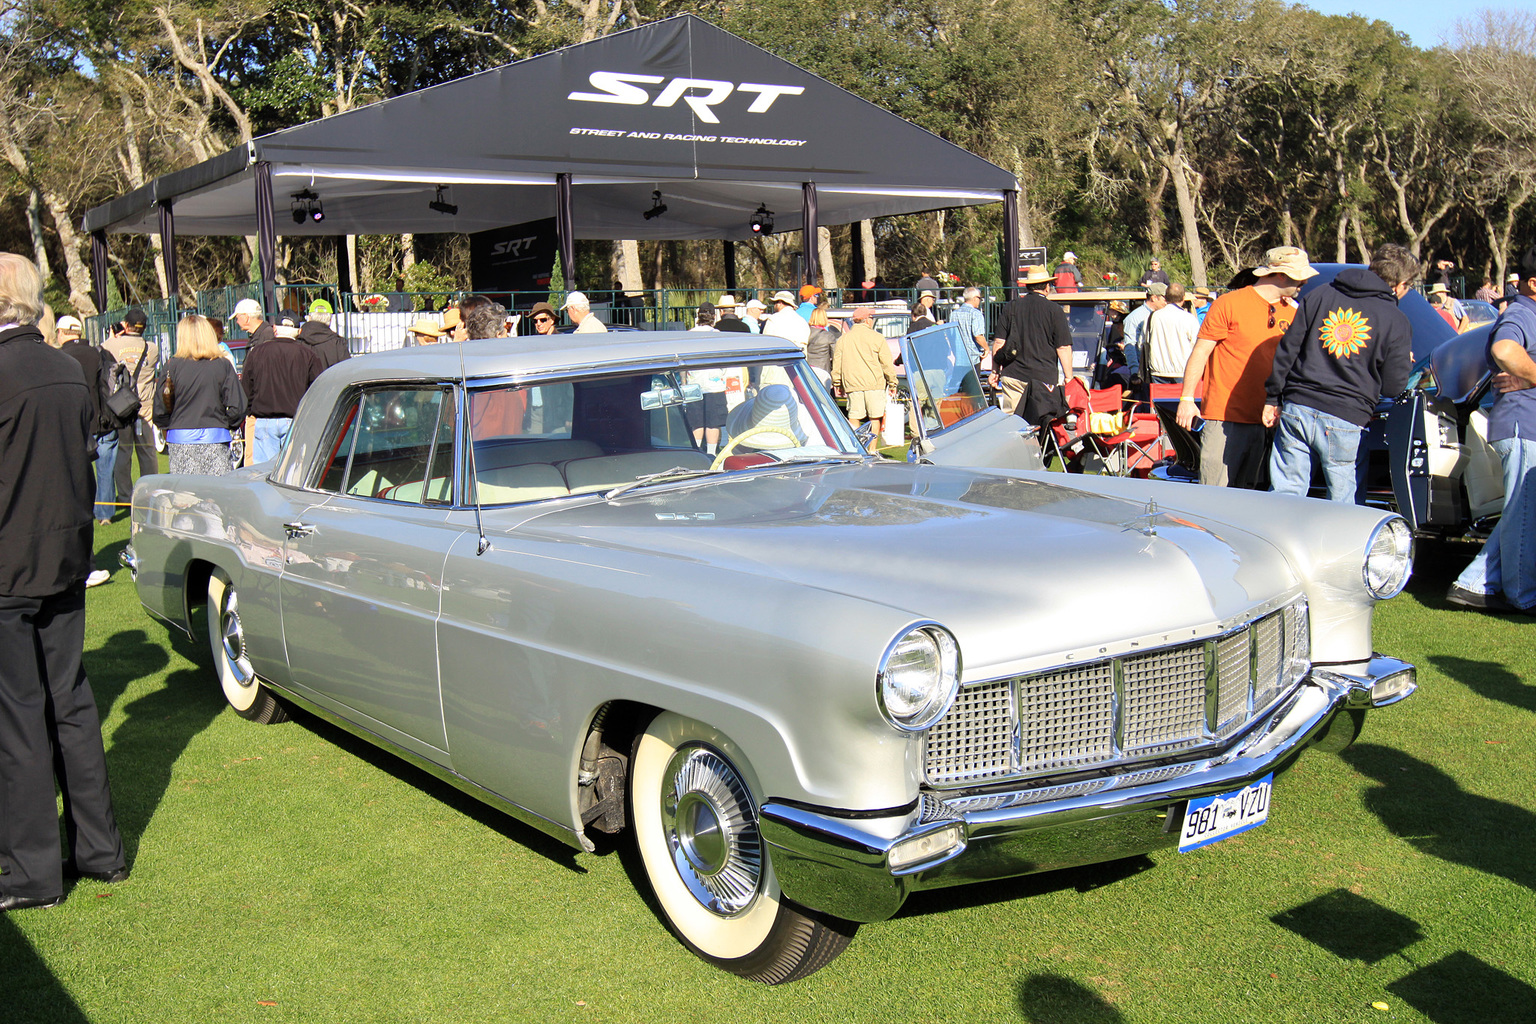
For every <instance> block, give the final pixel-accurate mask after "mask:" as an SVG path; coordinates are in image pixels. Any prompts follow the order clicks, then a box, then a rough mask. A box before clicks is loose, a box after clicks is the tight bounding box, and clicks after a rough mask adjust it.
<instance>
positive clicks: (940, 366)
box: [904, 324, 987, 434]
mask: <svg viewBox="0 0 1536 1024" xmlns="http://www.w3.org/2000/svg"><path fill="white" fill-rule="evenodd" d="M906 347H907V353H906V356H904V358H908V359H910V363H911V370H910V371H909V372H908V374H907V382H908V385H907V386H908V387H909V388H910V389H911V391H912V397H913V400H914V401H915V402H916V405H917V413H918V417H919V419H920V420H921V422H922V425H923V430H924V431H925V432H926V433H929V434H932V433H935V432H937V431H940V430H943V429H944V428H945V427H948V426H950V425H951V424H955V423H959V422H960V421H961V420H963V419H965V418H966V417H967V416H971V415H973V414H975V413H978V412H980V411H981V410H983V409H985V408H986V407H987V402H986V399H985V397H983V395H982V391H981V379H980V378H979V377H978V376H977V374H976V364H975V363H973V362H972V361H971V354H972V352H974V351H975V348H976V346H975V345H974V344H968V343H967V342H966V338H965V335H964V333H963V332H962V331H961V330H960V329H959V328H958V327H955V326H953V325H951V324H945V325H943V326H940V327H932V328H929V329H928V330H926V331H919V332H917V333H916V334H913V335H909V336H908V338H907V342H906Z"/></svg>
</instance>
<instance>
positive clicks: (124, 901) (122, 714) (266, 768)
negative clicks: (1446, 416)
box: [0, 521, 1536, 1024]
mask: <svg viewBox="0 0 1536 1024" xmlns="http://www.w3.org/2000/svg"><path fill="white" fill-rule="evenodd" d="M98 534H99V541H100V545H101V546H100V556H99V561H100V564H101V565H102V566H110V567H112V568H113V569H114V570H115V574H114V578H113V581H112V582H111V583H110V584H108V585H106V586H104V587H99V588H96V589H94V590H91V591H90V592H89V599H88V600H89V615H88V634H87V639H86V666H87V669H88V671H89V673H90V676H91V680H92V684H93V685H94V687H95V690H96V697H97V701H98V703H99V704H100V706H101V710H102V716H103V722H104V729H105V734H106V742H107V758H108V761H109V763H110V767H111V771H112V785H113V792H114V795H115V798H116V802H117V810H118V815H119V820H120V823H121V825H122V828H123V832H124V836H125V838H126V840H127V842H128V852H129V859H130V862H131V863H132V866H133V877H132V878H131V879H130V880H129V881H128V882H126V883H124V884H121V885H115V886H106V885H101V884H98V883H95V882H81V883H80V884H78V885H76V886H75V887H74V889H73V890H72V891H71V892H70V894H69V899H68V901H67V902H66V903H65V904H64V905H63V906H61V907H59V908H57V909H54V910H48V911H27V912H23V913H18V914H14V915H9V916H8V917H7V916H4V915H0V972H3V973H0V978H3V979H4V983H3V989H0V1021H5V1022H7V1024H10V1022H16V1024H19V1022H33V1021H62V1022H74V1021H93V1022H109V1021H130V1022H138V1021H153V1022H157V1024H159V1022H174V1021H186V1022H189V1024H207V1022H211V1021H219V1022H223V1021H247V1020H251V1021H264V1022H275V1021H289V1020H293V1021H325V1022H332V1021H335V1022H342V1021H380V1022H386V1021H387V1022H394V1021H432V1022H438V1021H488V1020H523V1019H530V1020H532V1019H537V1020H552V1021H562V1020H573V1021H604V1020H606V1021H636V1020H647V1021H649V1020H655V1021H724V1022H729V1024H742V1022H746V1021H788V1020H794V1021H800V1020H811V1021H837V1022H846V1021H901V1022H926V1021H991V1020H1004V1021H1008V1020H1023V1021H1030V1022H1036V1024H1047V1022H1048V1024H1074V1022H1091V1024H1108V1022H1126V1024H1152V1022H1165V1021H1183V1022H1191V1024H1212V1022H1249V1021H1252V1022H1260V1021H1262V1022H1266V1024H1267V1022H1280V1021H1297V1022H1349V1021H1434V1022H1437V1024H1461V1022H1469V1024H1470V1022H1480V1024H1481V1022H1488V1021H1500V1022H1510V1024H1518V1022H1529V1021H1536V988H1533V987H1532V986H1536V795H1533V787H1532V782H1533V776H1536V729H1533V721H1536V685H1533V683H1532V682H1531V680H1532V679H1533V676H1536V654H1533V649H1532V643H1531V639H1532V637H1536V631H1533V630H1536V627H1533V624H1532V623H1531V622H1530V621H1529V620H1525V619H1519V618H1515V619H1498V618H1493V617H1486V616H1481V615H1478V614H1476V613H1471V612H1457V611H1450V610H1448V609H1447V608H1446V606H1445V605H1444V603H1443V601H1442V599H1441V595H1442V594H1443V593H1444V590H1445V587H1446V585H1447V584H1448V583H1449V581H1450V579H1451V578H1452V577H1453V576H1454V574H1455V572H1456V571H1458V570H1459V568H1460V566H1461V565H1462V563H1463V562H1464V561H1465V559H1466V558H1468V557H1470V555H1471V554H1472V552H1473V551H1474V550H1475V549H1474V548H1471V547H1467V546H1452V547H1432V548H1430V549H1429V550H1427V551H1424V552H1422V553H1421V558H1420V562H1419V567H1418V572H1417V575H1416V577H1415V580H1414V582H1413V584H1412V585H1411V587H1410V590H1409V593H1408V594H1406V595H1404V596H1403V597H1401V598H1399V599H1397V600H1396V601H1393V602H1390V603H1388V604H1387V605H1384V606H1382V608H1381V609H1380V612H1379V614H1378V617H1377V629H1376V641H1377V646H1378V648H1379V649H1381V650H1382V651H1384V652H1387V653H1390V654H1394V655H1397V656H1399V657H1403V658H1406V659H1408V660H1410V661H1413V662H1415V663H1417V664H1418V666H1419V670H1420V677H1419V679H1420V683H1421V689H1420V692H1419V693H1418V695H1417V696H1415V697H1414V698H1413V699H1412V700H1411V701H1408V702H1407V703H1405V704H1403V705H1401V706H1399V707H1397V708H1395V709H1392V710H1391V711H1384V712H1381V713H1378V714H1376V715H1374V716H1373V717H1372V719H1371V721H1370V723H1369V724H1368V725H1367V727H1366V732H1365V735H1364V736H1363V737H1362V738H1361V741H1360V742H1359V743H1358V744H1357V745H1356V746H1355V747H1353V748H1352V749H1351V750H1349V751H1347V752H1346V753H1345V754H1344V755H1343V756H1342V757H1340V756H1334V755H1324V754H1315V753H1314V754H1309V755H1308V756H1307V757H1305V758H1303V760H1302V761H1301V763H1300V764H1299V765H1298V767H1297V769H1296V770H1295V771H1294V772H1292V773H1291V774H1290V775H1289V776H1287V777H1286V778H1285V779H1284V781H1283V782H1282V783H1281V785H1280V786H1279V787H1278V788H1277V791H1276V795H1275V801H1274V807H1273V811H1272V812H1271V819H1270V822H1269V823H1268V824H1267V825H1265V826H1264V827H1262V828H1259V829H1257V830H1255V831H1253V832H1250V833H1247V834H1244V835H1241V836H1237V837H1235V838H1233V839H1230V840H1227V841H1225V842H1222V843H1218V844H1216V845H1215V846H1213V847H1210V848H1208V849H1206V850H1202V851H1198V852H1195V853H1191V854H1179V853H1176V852H1168V853H1162V854H1158V855H1156V856H1154V857H1151V858H1144V859H1138V860H1134V861H1129V862H1120V863H1117V864H1111V865H1101V866H1097V867H1093V868H1088V869H1079V870H1075V871H1070V872H1063V873H1057V874H1052V875H1044V876H1036V877H1032V878H1025V879H1019V880H1016V881H1012V882H1006V883H1000V884H994V885H990V886H981V887H971V888H966V889H960V890H950V891H947V892H939V893H930V894H923V895H921V896H919V897H916V898H914V899H913V900H912V901H911V902H910V903H909V904H908V906H907V908H906V909H905V910H904V911H903V912H902V914H901V915H900V916H899V917H897V918H896V919H895V920H892V921H888V922H885V923H882V924H875V925H867V926H865V927H864V928H863V929H862V930H861V931H860V933H859V935H858V937H857V938H856V939H855V940H854V943H853V945H852V946H851V947H850V949H849V950H848V952H847V953H846V954H844V955H843V956H842V958H841V959H839V960H837V961H835V962H834V963H833V964H832V965H831V966H830V967H828V968H826V969H824V970H822V971H821V972H820V973H818V974H816V975H814V976H812V977H811V978H809V979H807V980H805V981H802V982H799V983H797V984H794V985H790V986H785V987H780V988H766V987H763V986H760V985H755V984H751V983H747V982H743V981H740V980H738V979H736V978H734V977H732V976H730V975H727V974H724V973H722V972H720V971H717V970H715V969H713V968H710V967H708V966H706V965H705V964H703V963H702V962H700V961H698V960H696V959H694V957H692V956H691V955H690V954H689V953H687V952H686V951H685V950H684V949H683V948H682V947H681V946H680V945H679V944H678V943H677V942H676V941H675V940H674V939H673V938H672V937H671V936H670V935H669V934H668V932H667V930H666V928H665V927H664V926H663V925H662V924H661V923H660V921H659V920H658V919H657V917H656V916H655V914H654V913H653V911H652V908H651V906H650V905H649V902H648V897H646V896H642V895H641V894H640V892H639V891H638V890H637V888H636V882H635V878H637V877H638V875H637V874H635V872H634V871H633V869H632V867H633V866H632V861H631V858H630V857H629V856H627V855H624V854H610V855H608V856H596V855H586V854H576V853H573V852H571V851H570V850H568V849H566V848H565V847H563V846H559V845H557V844H555V843H554V842H553V841H551V840H548V839H546V838H544V837H543V836H542V835H541V834H539V833H536V832H534V831H533V830H531V829H528V828H526V827H524V826H522V825H519V824H518V823H516V822H514V821H512V820H511V819H508V818H505V817H503V816H501V815H500V814H498V813H496V812H493V811H490V810H488V809H486V808H484V807H482V806H481V805H479V804H477V803H475V802H474V801H472V800H470V799H468V798H466V797H463V796H461V795H459V794H458V793H457V792H456V791H454V790H452V789H450V788H448V787H446V786H444V785H441V784H439V783H437V782H435V781H433V780H431V779H430V778H428V777H427V776H426V775H424V774H422V773H420V772H418V771H416V770H415V769H413V768H410V767H408V766H406V765H404V764H403V763H400V762H397V761H395V760H394V759H392V758H391V757H389V756H388V755H385V754H382V753H379V752H376V751H374V750H373V749H372V748H370V747H368V746H366V745H364V744H362V743H360V742H358V741H355V740H353V739H351V738H350V737H348V736H347V735H346V734H343V733H340V732H338V731H337V730H335V729H333V728H331V727H329V726H326V725H324V724H322V723H319V722H317V721H316V720H314V719H312V718H309V717H306V716H300V717H299V718H298V720H296V721H294V722H291V723H288V724H285V725H278V726H266V727H264V726H255V725H251V724H249V723H246V722H244V721H242V720H241V719H239V718H237V717H236V716H235V715H234V713H233V712H231V711H229V710H228V709H226V708H225V707H224V705H223V701H222V699H221V697H220V695H219V692H218V689H217V687H216V686H215V684H214V682H213V677H212V674H211V670H210V668H209V659H208V656H207V653H206V651H205V648H204V645H203V644H202V643H201V642H200V641H199V642H193V641H189V640H188V639H187V638H185V637H182V636H180V635H177V634H173V633H169V632H168V631H167V630H166V628H165V627H163V626H161V625H159V624H157V623H156V622H154V621H152V620H151V619H149V618H148V617H147V616H146V615H145V614H144V613H143V612H142V611H141V610H140V608H139V605H138V601H137V599H136V597H135V594H134V591H133V585H132V583H131V581H130V580H129V578H128V574H127V572H126V571H124V570H118V569H117V563H116V556H117V552H118V551H119V550H120V549H121V547H122V545H123V544H124V543H125V541H126V539H127V526H126V523H124V522H122V521H119V522H118V523H115V524H114V525H112V526H111V527H108V528H104V529H102V530H100V531H98ZM1376 1002H1381V1003H1384V1004H1386V1006H1387V1007H1388V1009H1387V1010H1386V1011H1385V1012H1383V1011H1381V1010H1378V1009H1373V1008H1372V1003H1376Z"/></svg>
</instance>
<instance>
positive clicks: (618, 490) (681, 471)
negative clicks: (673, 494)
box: [603, 466, 725, 501]
mask: <svg viewBox="0 0 1536 1024" xmlns="http://www.w3.org/2000/svg"><path fill="white" fill-rule="evenodd" d="M724 472H725V470H723V469H700V468H699V467H697V466H692V467H689V466H673V467H672V468H671V469H664V470H662V471H661V472H660V473H646V474H645V475H644V476H637V477H635V478H634V479H633V480H631V481H630V482H629V483H627V484H619V486H617V487H615V488H613V489H612V490H610V491H607V492H605V493H604V494H603V500H604V501H612V500H613V499H614V498H617V497H618V496H619V495H621V494H627V493H629V492H630V491H632V490H634V489H635V488H636V487H644V486H646V485H647V484H660V483H666V482H667V481H669V480H686V479H688V478H689V477H691V476H713V475H715V474H716V473H724Z"/></svg>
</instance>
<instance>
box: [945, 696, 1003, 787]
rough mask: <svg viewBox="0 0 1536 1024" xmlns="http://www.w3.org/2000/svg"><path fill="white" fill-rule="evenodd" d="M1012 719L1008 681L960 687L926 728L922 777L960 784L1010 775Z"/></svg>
mask: <svg viewBox="0 0 1536 1024" xmlns="http://www.w3.org/2000/svg"><path fill="white" fill-rule="evenodd" d="M1013 719H1014V714H1013V682H1012V681H1011V680H1007V679H1005V680H1002V681H1001V682H996V683H982V684H980V685H979V686H966V687H963V688H962V689H961V690H960V692H959V693H957V694H955V702H954V703H953V704H951V705H950V708H949V713H948V714H946V715H945V716H944V719H943V721H942V722H940V723H939V724H938V725H936V726H934V728H933V729H930V730H929V732H928V777H929V778H943V779H946V780H948V781H951V782H961V781H972V780H979V779H991V778H999V777H1001V776H1004V775H1012V774H1014V772H1015V769H1014V767H1013ZM941 727H942V728H941Z"/></svg>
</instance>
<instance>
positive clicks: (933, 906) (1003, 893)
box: [896, 856, 1157, 918]
mask: <svg viewBox="0 0 1536 1024" xmlns="http://www.w3.org/2000/svg"><path fill="white" fill-rule="evenodd" d="M1156 866H1157V865H1156V864H1155V863H1154V862H1153V861H1152V859H1151V858H1150V857H1145V856H1139V857H1126V858H1123V859H1121V860H1111V861H1105V862H1103V863H1101V864H1085V865H1083V866H1082V867H1076V868H1062V869H1060V870H1058V871H1045V872H1042V873H1040V874H1038V875H1021V876H1019V877H1017V878H1003V879H998V880H997V881H993V882H986V883H984V884H981V885H960V886H955V887H954V888H952V889H929V890H927V891H925V892H915V893H913V894H912V895H911V896H909V897H908V898H907V902H906V903H904V904H902V907H901V909H900V910H899V911H897V912H896V917H897V918H903V917H925V916H927V915H929V914H946V913H948V912H950V911H951V910H958V909H961V908H966V907H989V906H994V905H996V904H998V903H1012V902H1013V901H1014V900H1022V899H1028V898H1029V897H1031V896H1043V895H1045V894H1046V893H1053V892H1064V891H1066V890H1068V889H1073V890H1076V891H1077V892H1092V891H1093V890H1095V889H1102V888H1103V887H1104V886H1106V885H1114V884H1115V883H1116V882H1122V881H1124V880H1125V879H1127V878H1131V877H1133V876H1135V875H1139V874H1141V873H1142V872H1143V871H1149V870H1151V869H1152V868H1154V867H1156Z"/></svg>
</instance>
